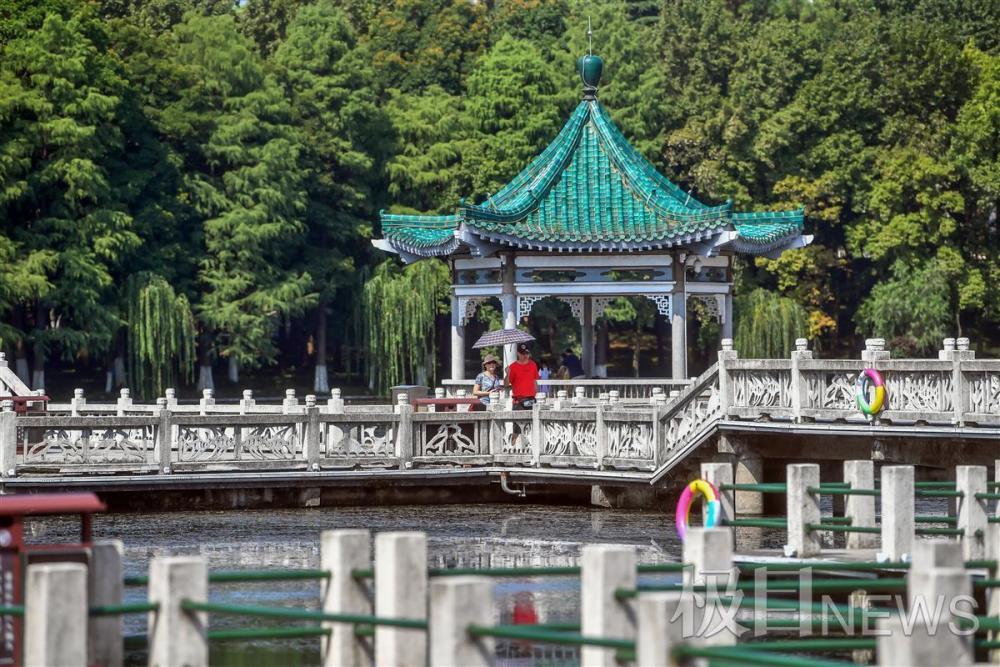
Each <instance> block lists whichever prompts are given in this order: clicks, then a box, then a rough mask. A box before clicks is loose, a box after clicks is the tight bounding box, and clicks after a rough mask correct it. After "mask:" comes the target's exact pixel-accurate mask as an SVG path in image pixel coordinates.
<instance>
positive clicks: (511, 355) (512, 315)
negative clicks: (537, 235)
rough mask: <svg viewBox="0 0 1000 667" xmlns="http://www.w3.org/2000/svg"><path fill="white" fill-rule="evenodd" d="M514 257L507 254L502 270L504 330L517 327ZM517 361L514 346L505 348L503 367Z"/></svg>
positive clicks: (501, 304)
mask: <svg viewBox="0 0 1000 667" xmlns="http://www.w3.org/2000/svg"><path fill="white" fill-rule="evenodd" d="M514 270H515V267H514V255H513V253H510V254H507V255H505V256H504V258H503V267H502V268H501V269H500V274H501V278H502V281H503V282H502V285H501V288H500V306H501V307H502V308H503V328H504V329H514V328H516V327H517V293H516V292H515V290H514ZM516 360H517V354H516V353H515V346H514V345H504V346H503V367H504V368H507V367H508V366H510V365H511V364H512V363H514V362H515V361H516Z"/></svg>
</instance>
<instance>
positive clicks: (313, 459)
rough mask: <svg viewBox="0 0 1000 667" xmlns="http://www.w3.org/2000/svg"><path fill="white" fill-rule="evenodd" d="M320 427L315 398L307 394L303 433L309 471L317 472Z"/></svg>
mask: <svg viewBox="0 0 1000 667" xmlns="http://www.w3.org/2000/svg"><path fill="white" fill-rule="evenodd" d="M320 426H321V425H320V422H319V406H317V405H316V396H315V395H313V394H309V395H308V396H306V432H305V458H306V465H307V466H308V467H309V470H319V454H320V452H319V448H320Z"/></svg>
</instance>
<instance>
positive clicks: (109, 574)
mask: <svg viewBox="0 0 1000 667" xmlns="http://www.w3.org/2000/svg"><path fill="white" fill-rule="evenodd" d="M124 551H125V547H124V545H123V544H122V542H121V540H102V541H99V542H94V544H93V545H92V546H91V547H90V569H89V571H88V577H87V588H88V593H89V604H90V605H91V606H98V605H109V604H121V601H122V591H123V584H122V554H123V553H124ZM123 648H124V647H123V645H122V617H121V616H119V615H111V616H93V617H91V618H90V623H89V627H88V629H87V664H90V665H101V667H119V666H120V665H121V664H122V658H123V655H122V654H123V652H124V651H123Z"/></svg>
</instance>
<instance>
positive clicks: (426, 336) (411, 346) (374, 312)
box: [363, 260, 450, 392]
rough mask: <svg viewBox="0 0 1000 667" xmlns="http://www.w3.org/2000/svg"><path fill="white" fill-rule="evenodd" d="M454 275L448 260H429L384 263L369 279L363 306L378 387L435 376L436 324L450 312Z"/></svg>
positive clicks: (428, 378)
mask: <svg viewBox="0 0 1000 667" xmlns="http://www.w3.org/2000/svg"><path fill="white" fill-rule="evenodd" d="M449 284H450V277H449V272H448V267H447V265H446V264H445V263H444V262H439V261H437V260H426V261H423V262H417V263H415V264H410V265H409V266H406V267H405V268H402V269H401V268H400V267H399V265H398V264H397V263H396V261H395V260H387V261H385V262H382V263H381V264H380V265H379V266H378V268H376V269H375V272H374V274H372V277H371V279H370V280H368V282H366V283H365V286H364V292H363V308H364V316H365V321H366V327H365V328H366V331H367V339H366V343H367V349H368V354H369V365H370V369H371V377H372V381H373V385H374V388H375V389H376V390H377V391H381V392H384V391H385V390H387V389H388V388H389V387H391V386H393V385H396V384H402V383H412V382H414V381H415V380H416V379H417V378H420V377H423V378H426V379H427V380H428V381H431V382H433V381H434V380H435V377H436V373H435V368H434V358H435V355H436V349H437V345H436V342H435V335H434V334H435V322H436V319H437V316H438V315H439V314H441V313H445V312H448V294H449Z"/></svg>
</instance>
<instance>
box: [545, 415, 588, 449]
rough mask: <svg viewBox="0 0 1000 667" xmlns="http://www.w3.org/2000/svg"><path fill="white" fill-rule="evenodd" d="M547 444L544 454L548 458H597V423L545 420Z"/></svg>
mask: <svg viewBox="0 0 1000 667" xmlns="http://www.w3.org/2000/svg"><path fill="white" fill-rule="evenodd" d="M542 428H543V429H545V440H544V442H545V444H544V446H543V447H542V454H543V455H547V456H597V422H596V420H594V419H590V420H585V421H584V420H580V421H550V420H543V421H542Z"/></svg>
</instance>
